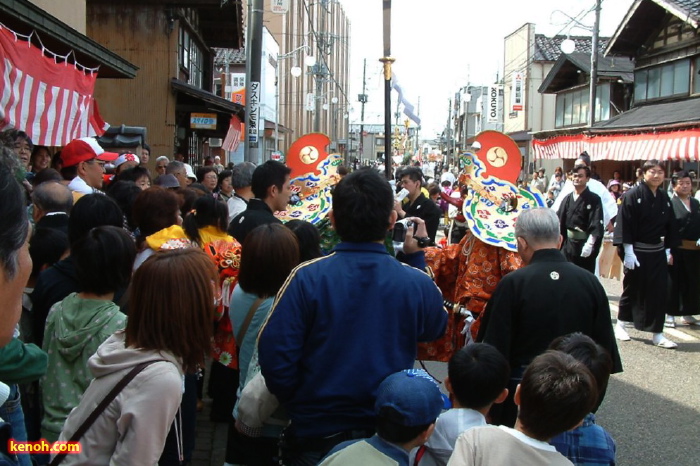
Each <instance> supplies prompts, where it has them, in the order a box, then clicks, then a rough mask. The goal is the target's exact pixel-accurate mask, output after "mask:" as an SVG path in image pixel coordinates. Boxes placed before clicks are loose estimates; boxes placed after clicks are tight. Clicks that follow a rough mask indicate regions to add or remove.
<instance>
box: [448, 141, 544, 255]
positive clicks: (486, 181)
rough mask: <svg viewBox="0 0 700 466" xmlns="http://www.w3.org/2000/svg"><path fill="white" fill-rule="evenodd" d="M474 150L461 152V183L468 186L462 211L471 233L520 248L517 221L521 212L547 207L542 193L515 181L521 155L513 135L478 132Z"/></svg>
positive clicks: (493, 241)
mask: <svg viewBox="0 0 700 466" xmlns="http://www.w3.org/2000/svg"><path fill="white" fill-rule="evenodd" d="M472 149H473V150H474V152H467V153H464V154H462V155H461V156H460V162H461V165H462V167H463V170H462V173H461V174H460V176H459V184H460V185H464V186H466V187H467V188H468V192H467V195H466V198H465V199H464V204H463V206H462V213H463V214H464V217H465V218H466V219H467V224H468V225H469V229H470V230H471V232H472V234H473V235H474V236H476V237H477V238H478V239H480V240H481V241H483V242H484V243H487V244H491V245H493V246H498V247H502V248H505V249H507V250H509V251H517V249H518V248H517V242H516V239H515V222H516V221H517V218H518V216H519V215H520V212H522V211H523V210H525V209H531V208H534V207H545V202H544V199H543V198H542V195H541V194H539V193H535V192H532V191H530V190H529V189H527V188H520V187H518V186H517V185H516V184H515V183H516V182H517V179H518V174H519V173H520V167H521V163H522V155H521V154H520V149H519V148H518V145H517V144H516V143H515V141H513V140H512V139H511V138H509V137H508V136H506V135H505V134H503V133H501V132H498V131H484V132H481V133H479V134H478V135H477V136H476V138H475V142H474V144H473V146H472Z"/></svg>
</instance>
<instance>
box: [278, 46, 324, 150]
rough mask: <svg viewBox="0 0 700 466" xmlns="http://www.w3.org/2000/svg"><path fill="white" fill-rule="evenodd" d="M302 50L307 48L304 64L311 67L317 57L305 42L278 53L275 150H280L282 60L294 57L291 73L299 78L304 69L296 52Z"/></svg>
mask: <svg viewBox="0 0 700 466" xmlns="http://www.w3.org/2000/svg"><path fill="white" fill-rule="evenodd" d="M302 50H306V52H307V55H306V56H305V57H304V65H306V66H307V67H309V68H311V67H313V66H314V65H315V64H316V57H314V56H313V55H311V47H309V46H308V45H306V44H304V45H301V46H299V47H297V48H295V49H294V50H292V51H291V52H289V53H284V54H279V53H278V54H277V66H275V151H279V119H280V87H281V84H280V82H279V79H280V78H281V77H284V73H280V72H279V67H280V61H282V60H285V59H287V58H290V57H294V60H295V63H294V65H293V66H292V68H291V69H290V70H289V74H291V75H292V76H293V77H295V78H298V77H299V76H301V74H302V69H301V67H300V66H299V65H297V64H296V54H297V53H298V52H300V51H302Z"/></svg>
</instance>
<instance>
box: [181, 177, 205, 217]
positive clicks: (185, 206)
mask: <svg viewBox="0 0 700 466" xmlns="http://www.w3.org/2000/svg"><path fill="white" fill-rule="evenodd" d="M174 191H175V194H177V197H178V199H179V202H180V215H182V218H183V219H184V218H185V217H186V216H187V214H188V213H189V211H190V210H192V208H193V206H194V203H195V201H196V200H197V199H199V198H200V197H202V196H206V195H207V193H206V192H204V191H202V190H201V189H196V188H193V187H192V185H190V186H188V187H187V188H176V189H175V190H174Z"/></svg>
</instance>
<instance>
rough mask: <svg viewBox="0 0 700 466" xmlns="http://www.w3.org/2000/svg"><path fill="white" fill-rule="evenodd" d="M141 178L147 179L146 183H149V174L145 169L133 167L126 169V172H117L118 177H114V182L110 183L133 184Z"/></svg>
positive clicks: (139, 166) (138, 166)
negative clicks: (128, 182)
mask: <svg viewBox="0 0 700 466" xmlns="http://www.w3.org/2000/svg"><path fill="white" fill-rule="evenodd" d="M141 178H148V181H149V182H150V181H151V174H150V172H149V171H148V169H147V168H146V167H142V166H141V165H137V166H135V167H131V168H127V169H126V170H124V171H122V172H119V174H118V175H115V176H114V180H113V181H112V183H116V182H118V181H133V182H134V183H136V182H137V181H138V180H140V179H141Z"/></svg>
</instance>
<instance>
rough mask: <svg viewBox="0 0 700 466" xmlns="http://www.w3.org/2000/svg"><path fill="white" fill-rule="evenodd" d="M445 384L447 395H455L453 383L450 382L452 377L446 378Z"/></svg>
mask: <svg viewBox="0 0 700 466" xmlns="http://www.w3.org/2000/svg"><path fill="white" fill-rule="evenodd" d="M443 383H444V384H445V390H447V393H449V394H450V395H454V394H455V392H454V390H452V381H451V380H450V377H449V376H448V377H445V380H443Z"/></svg>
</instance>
